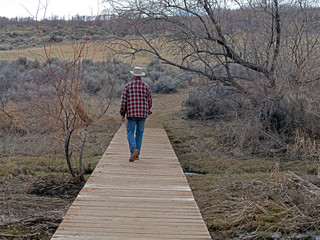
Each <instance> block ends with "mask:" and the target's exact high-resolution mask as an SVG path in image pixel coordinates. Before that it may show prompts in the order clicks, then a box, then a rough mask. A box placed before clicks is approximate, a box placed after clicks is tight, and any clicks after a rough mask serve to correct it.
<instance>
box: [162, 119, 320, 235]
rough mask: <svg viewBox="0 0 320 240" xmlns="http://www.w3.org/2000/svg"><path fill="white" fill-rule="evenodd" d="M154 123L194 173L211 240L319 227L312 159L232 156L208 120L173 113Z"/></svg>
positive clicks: (307, 232) (194, 186) (311, 232)
mask: <svg viewBox="0 0 320 240" xmlns="http://www.w3.org/2000/svg"><path fill="white" fill-rule="evenodd" d="M159 121H160V122H162V123H163V124H164V126H165V128H166V130H167V133H168V135H169V138H170V141H171V143H172V144H173V147H174V149H175V152H176V153H177V155H178V158H179V161H180V163H181V165H182V167H183V169H184V171H185V172H195V173H198V175H193V176H189V177H188V181H189V184H190V186H191V188H192V191H193V193H194V196H195V198H196V201H197V203H198V206H199V208H200V211H201V213H202V216H203V218H204V220H205V222H206V224H207V226H208V229H209V231H210V233H211V236H212V239H272V236H280V238H284V239H286V237H288V238H289V237H294V234H295V233H301V234H302V235H304V236H305V237H307V236H309V237H310V236H312V235H314V234H316V232H317V231H318V230H319V227H320V222H319V217H320V216H319V210H320V209H319V205H318V201H319V199H320V195H319V194H320V188H319V186H320V181H319V179H318V178H317V163H316V162H314V161H311V160H306V159H302V160H296V159H289V158H279V159H274V158H265V157H259V156H248V155H246V156H243V157H239V155H238V156H237V157H234V156H233V155H232V153H231V152H228V151H226V149H223V148H221V145H219V144H218V141H219V138H220V137H222V136H220V135H219V134H220V131H219V128H220V127H219V125H218V124H216V123H214V122H212V121H196V120H192V121H191V120H184V119H182V118H181V115H180V114H172V113H171V114H168V115H166V116H162V117H161V119H160V120H159ZM300 176H303V178H302V177H300ZM307 180H308V181H307Z"/></svg>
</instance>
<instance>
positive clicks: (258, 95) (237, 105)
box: [185, 81, 320, 159]
mask: <svg viewBox="0 0 320 240" xmlns="http://www.w3.org/2000/svg"><path fill="white" fill-rule="evenodd" d="M319 89H320V83H319V81H314V82H309V83H304V84H301V83H297V82H291V81H289V82H286V81H283V82H282V83H281V84H279V85H278V87H277V88H276V89H275V90H274V91H270V90H269V91H268V89H266V88H264V87H263V85H259V84H252V85H251V86H250V87H249V88H248V91H246V92H245V93H243V92H239V91H237V90H235V89H233V88H230V87H227V86H223V85H221V84H217V85H212V84H210V83H207V84H203V83H202V84H201V86H200V87H198V88H196V89H194V90H193V91H191V92H190V94H189V95H188V97H187V99H186V101H185V110H186V112H185V114H186V116H187V117H188V118H193V119H201V120H211V121H214V122H216V123H217V124H218V125H219V126H221V128H220V129H221V132H223V137H222V138H221V143H222V144H225V145H226V146H229V149H231V148H238V149H240V150H241V152H244V153H259V154H268V155H270V154H271V155H274V154H276V153H286V154H289V155H290V156H294V157H308V158H315V159H318V158H319V157H320V151H319V147H320V145H319V137H320V114H319V113H320V106H319V102H320V92H319Z"/></svg>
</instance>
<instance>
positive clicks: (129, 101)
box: [120, 67, 152, 162]
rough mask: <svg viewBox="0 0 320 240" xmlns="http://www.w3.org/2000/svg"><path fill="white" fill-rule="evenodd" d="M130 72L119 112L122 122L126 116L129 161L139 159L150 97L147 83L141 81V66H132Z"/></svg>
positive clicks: (150, 105)
mask: <svg viewBox="0 0 320 240" xmlns="http://www.w3.org/2000/svg"><path fill="white" fill-rule="evenodd" d="M130 73H131V74H132V75H133V80H132V81H131V82H129V83H127V84H126V86H125V87H124V90H123V93H122V98H121V108H120V114H121V116H122V123H124V121H125V117H126V116H127V139H128V143H129V149H130V153H131V155H130V158H129V161H130V162H134V161H135V160H136V159H139V154H140V151H141V145H142V137H143V131H144V124H145V121H146V118H147V117H148V116H149V115H150V114H151V111H150V109H151V107H152V97H151V92H150V89H149V86H148V84H146V83H145V82H143V81H141V77H142V76H145V73H144V72H142V68H141V67H134V68H133V70H132V71H130Z"/></svg>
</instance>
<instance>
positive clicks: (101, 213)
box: [52, 126, 211, 240]
mask: <svg viewBox="0 0 320 240" xmlns="http://www.w3.org/2000/svg"><path fill="white" fill-rule="evenodd" d="M128 158H129V150H128V143H127V140H126V130H125V127H124V126H122V127H121V128H120V129H119V131H118V132H117V134H116V135H115V136H114V138H113V139H112V141H111V143H110V145H109V147H108V149H107V150H106V152H105V153H104V155H103V156H102V158H101V160H100V162H99V163H98V165H97V167H96V168H95V170H94V171H93V173H92V175H91V177H90V178H89V179H88V181H87V183H86V185H85V186H84V187H83V189H82V190H81V192H80V193H79V195H78V196H77V198H76V199H75V201H74V202H73V204H72V205H71V206H70V208H69V210H68V212H67V214H66V216H65V217H64V220H63V221H62V223H61V224H60V226H59V228H58V229H57V231H56V233H55V234H54V236H53V237H52V239H66V240H68V239H75V240H78V239H79V240H82V239H115V240H116V239H131V240H132V239H139V240H143V239H211V237H210V234H209V232H208V230H207V228H206V226H205V223H204V221H203V219H202V217H201V214H200V211H199V208H198V206H197V204H196V202H195V201H194V198H193V195H192V192H191V190H190V187H189V185H188V183H187V179H186V177H185V175H184V173H183V171H182V168H181V166H180V164H179V162H178V159H177V156H176V155H175V153H174V150H173V148H172V146H171V144H170V142H169V139H168V137H167V135H166V132H165V131H164V129H163V128H161V127H155V126H153V127H152V128H148V127H146V129H145V133H144V139H143V145H142V151H141V156H140V160H138V161H135V162H133V163H132V162H129V161H128Z"/></svg>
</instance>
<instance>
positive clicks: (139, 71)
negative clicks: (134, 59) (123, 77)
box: [130, 66, 146, 77]
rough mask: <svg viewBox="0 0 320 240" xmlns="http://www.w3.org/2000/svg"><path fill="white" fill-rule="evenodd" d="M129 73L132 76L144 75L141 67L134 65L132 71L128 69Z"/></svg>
mask: <svg viewBox="0 0 320 240" xmlns="http://www.w3.org/2000/svg"><path fill="white" fill-rule="evenodd" d="M130 73H131V74H132V75H133V76H136V77H143V76H145V75H146V74H145V73H144V72H142V68H141V67H137V66H136V67H134V68H133V71H130Z"/></svg>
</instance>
